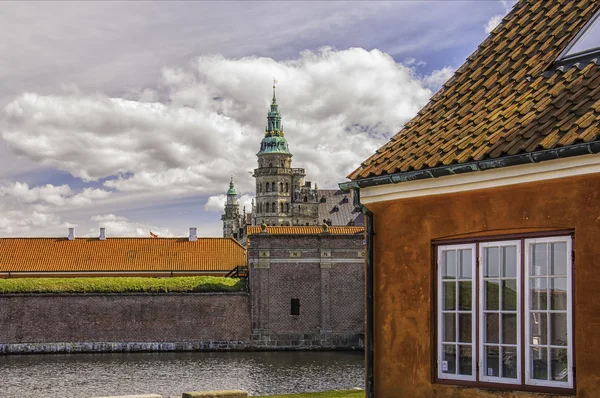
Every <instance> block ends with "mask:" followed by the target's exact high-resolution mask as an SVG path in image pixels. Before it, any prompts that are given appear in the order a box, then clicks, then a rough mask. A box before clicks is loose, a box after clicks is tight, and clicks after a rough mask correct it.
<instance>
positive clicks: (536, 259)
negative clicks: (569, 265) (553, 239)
mask: <svg viewBox="0 0 600 398" xmlns="http://www.w3.org/2000/svg"><path fill="white" fill-rule="evenodd" d="M547 250H548V244H547V243H536V244H532V245H531V266H530V271H529V272H530V275H533V276H546V275H548V256H547Z"/></svg>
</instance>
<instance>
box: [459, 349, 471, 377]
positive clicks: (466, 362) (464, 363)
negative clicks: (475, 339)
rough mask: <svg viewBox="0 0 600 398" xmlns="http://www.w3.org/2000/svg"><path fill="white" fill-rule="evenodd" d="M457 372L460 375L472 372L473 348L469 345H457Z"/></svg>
mask: <svg viewBox="0 0 600 398" xmlns="http://www.w3.org/2000/svg"><path fill="white" fill-rule="evenodd" d="M458 350H459V351H458V352H459V356H458V366H459V369H458V373H459V374H461V375H471V374H473V349H472V348H471V346H458Z"/></svg>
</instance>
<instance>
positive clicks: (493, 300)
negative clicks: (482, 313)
mask: <svg viewBox="0 0 600 398" xmlns="http://www.w3.org/2000/svg"><path fill="white" fill-rule="evenodd" d="M484 285H485V309H486V310H497V309H499V308H500V300H499V298H498V287H499V285H500V281H498V280H492V281H485V282H484Z"/></svg>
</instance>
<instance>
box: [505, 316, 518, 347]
mask: <svg viewBox="0 0 600 398" xmlns="http://www.w3.org/2000/svg"><path fill="white" fill-rule="evenodd" d="M502 344H517V314H502Z"/></svg>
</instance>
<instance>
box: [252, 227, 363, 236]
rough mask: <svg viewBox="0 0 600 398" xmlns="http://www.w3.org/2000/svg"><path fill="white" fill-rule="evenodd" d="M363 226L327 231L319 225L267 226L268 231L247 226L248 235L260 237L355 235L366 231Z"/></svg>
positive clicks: (336, 228)
mask: <svg viewBox="0 0 600 398" xmlns="http://www.w3.org/2000/svg"><path fill="white" fill-rule="evenodd" d="M364 229H365V228H364V227H362V226H339V225H338V226H330V227H327V231H323V227H322V226H319V225H306V226H302V225H291V226H267V228H266V231H264V232H263V231H262V229H261V227H260V226H258V225H249V226H247V235H248V236H250V235H258V234H261V233H265V234H268V235H319V234H321V233H323V232H326V233H328V234H330V235H355V234H358V233H360V232H363V231H364Z"/></svg>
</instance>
